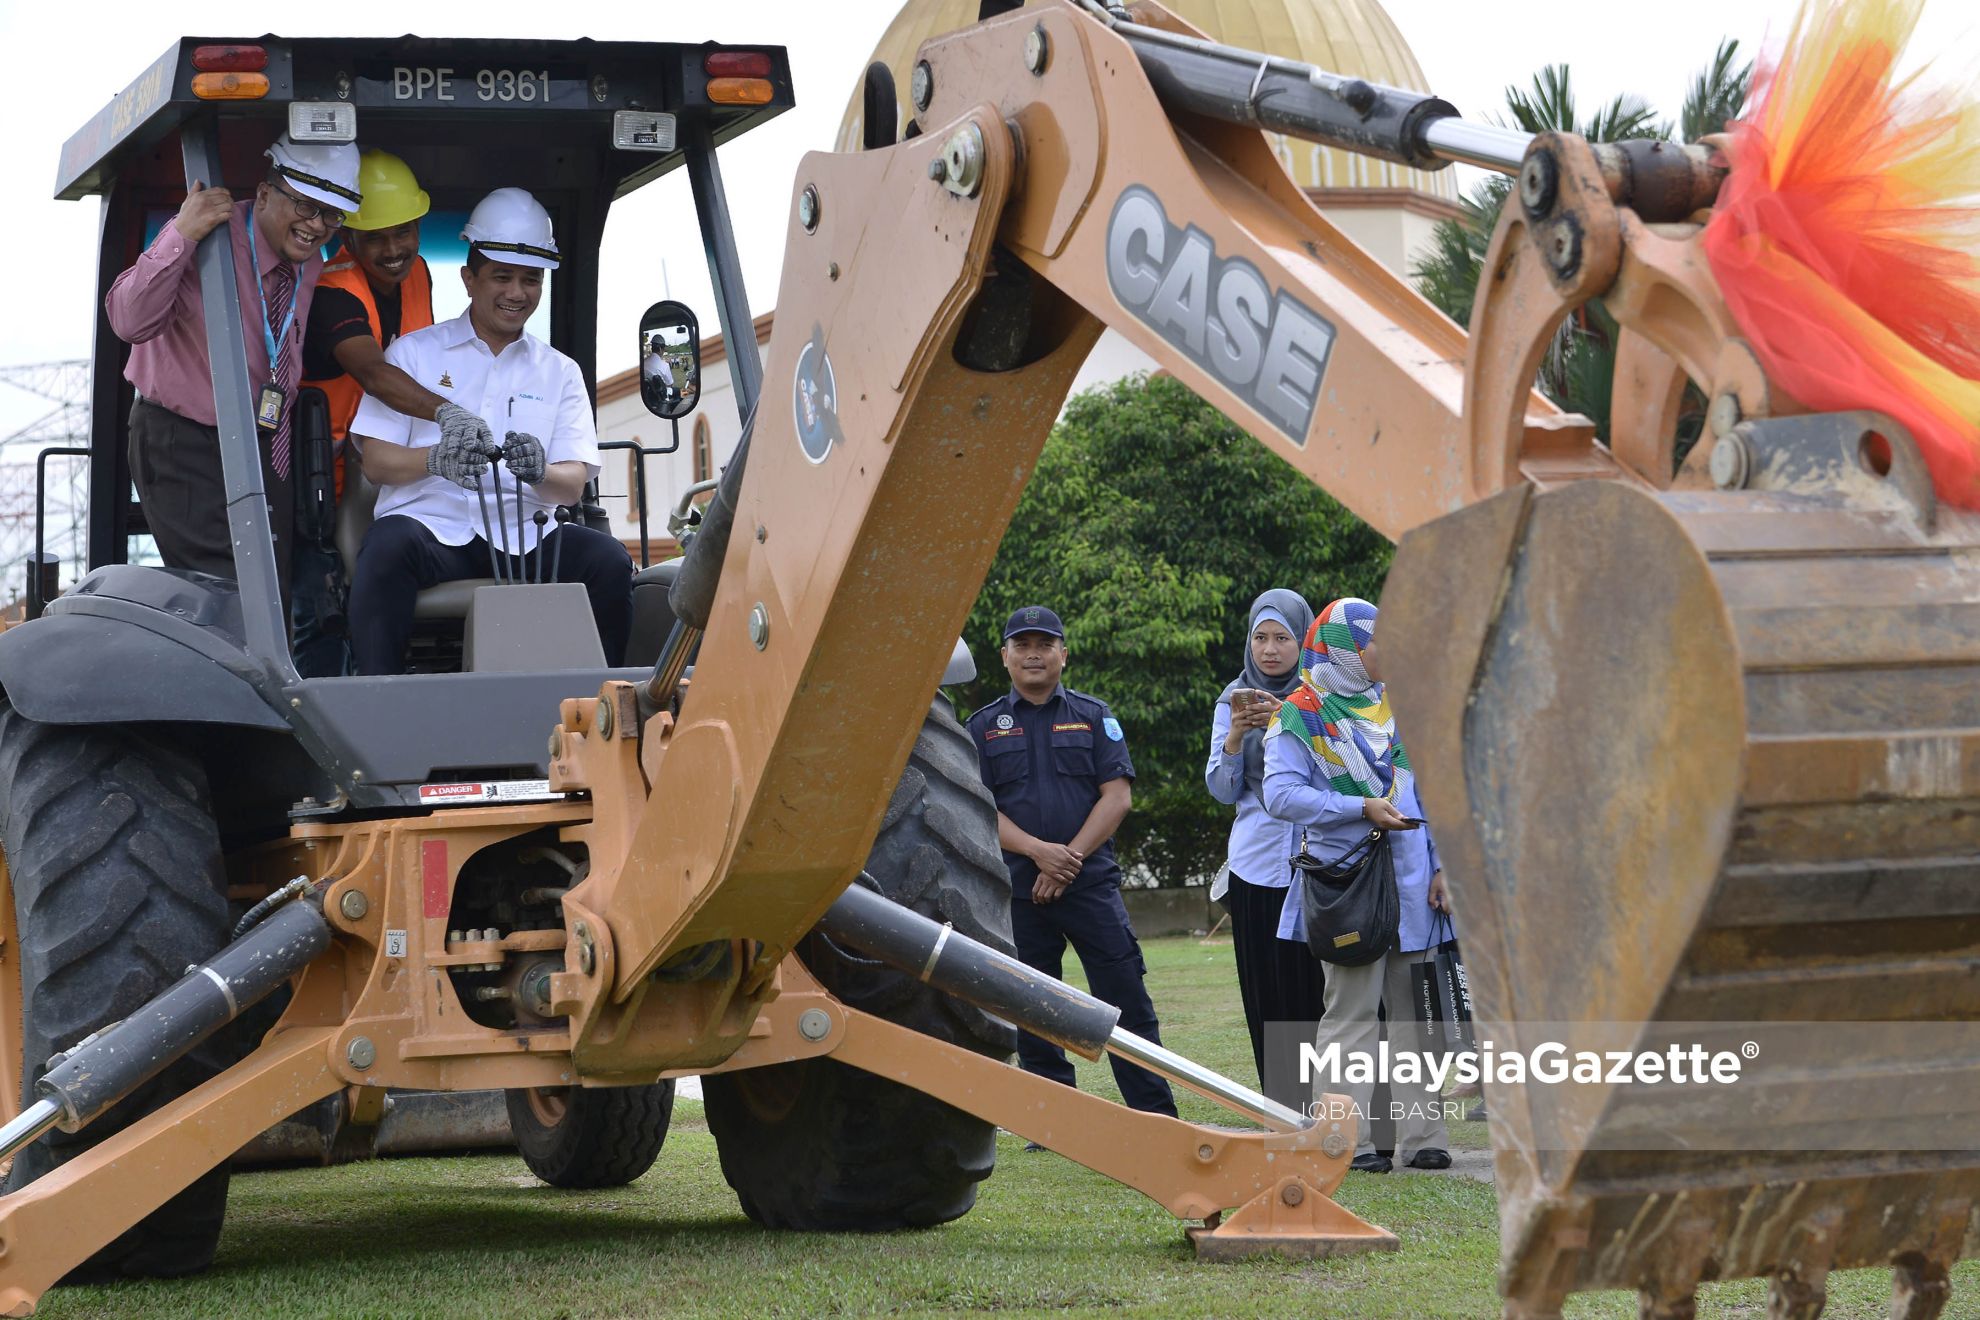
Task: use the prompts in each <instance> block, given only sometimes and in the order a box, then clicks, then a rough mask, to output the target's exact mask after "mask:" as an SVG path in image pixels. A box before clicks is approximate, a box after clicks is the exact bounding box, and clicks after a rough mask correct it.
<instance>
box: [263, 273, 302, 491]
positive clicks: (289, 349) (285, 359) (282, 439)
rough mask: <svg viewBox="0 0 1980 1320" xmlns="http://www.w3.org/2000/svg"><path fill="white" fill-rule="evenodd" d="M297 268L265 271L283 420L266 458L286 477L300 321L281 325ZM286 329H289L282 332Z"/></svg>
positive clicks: (286, 310) (270, 444)
mask: <svg viewBox="0 0 1980 1320" xmlns="http://www.w3.org/2000/svg"><path fill="white" fill-rule="evenodd" d="M295 288H296V268H295V267H294V266H292V265H290V264H289V263H288V262H286V261H284V262H282V263H280V264H279V265H277V266H276V267H275V269H274V270H272V271H270V272H268V284H267V290H266V292H267V301H268V329H269V332H270V333H272V334H277V335H281V342H280V344H279V345H278V349H277V352H276V354H275V362H274V368H275V384H276V386H277V388H279V389H280V390H281V391H282V400H283V402H282V420H281V422H280V424H278V425H277V426H276V428H275V435H274V437H273V438H272V439H271V440H270V442H269V458H270V460H271V461H272V462H273V464H274V467H275V475H276V476H278V477H281V478H284V479H285V480H286V479H287V477H288V475H289V417H290V414H291V413H293V412H294V411H295V401H296V381H297V379H298V377H297V375H296V340H297V339H299V338H301V335H300V334H299V333H297V332H298V331H300V330H301V329H302V327H301V326H300V325H296V326H293V327H289V326H284V325H283V324H282V323H283V322H284V321H286V320H287V319H288V316H289V299H290V297H291V296H293V294H294V293H295ZM285 330H287V331H288V333H284V331H285Z"/></svg>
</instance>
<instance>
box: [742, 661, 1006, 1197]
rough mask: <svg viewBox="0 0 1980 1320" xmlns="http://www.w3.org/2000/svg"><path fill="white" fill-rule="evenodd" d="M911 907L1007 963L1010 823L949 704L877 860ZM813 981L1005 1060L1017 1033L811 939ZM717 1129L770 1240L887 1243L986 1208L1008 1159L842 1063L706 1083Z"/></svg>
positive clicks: (805, 950)
mask: <svg viewBox="0 0 1980 1320" xmlns="http://www.w3.org/2000/svg"><path fill="white" fill-rule="evenodd" d="M866 874H867V876H868V877H870V878H871V879H872V881H873V883H874V887H875V888H877V889H878V890H879V891H880V892H881V893H883V894H885V895H886V896H887V897H889V898H891V899H893V900H894V901H895V902H897V903H900V904H901V905H903V906H904V907H910V908H913V909H914V910H915V911H917V912H920V913H921V914H922V915H924V916H928V917H932V918H933V919H935V920H936V921H944V922H949V923H951V924H953V925H954V926H955V928H956V929H957V930H958V931H960V932H961V933H963V934H965V935H968V936H971V937H973V938H975V939H978V940H981V941H983V942H984V943H985V944H989V945H991V946H992V947H994V948H997V949H1001V950H1003V951H1004V952H1006V953H1009V952H1011V951H1012V945H1011V911H1010V895H1011V886H1010V878H1009V873H1008V872H1007V871H1006V870H1005V869H1004V862H1003V856H1002V854H1001V853H1000V852H999V851H998V848H997V813H996V807H995V805H994V803H993V802H992V801H991V798H990V794H989V791H988V790H987V789H985V788H984V787H983V782H982V779H981V777H980V776H979V773H978V770H977V760H976V748H975V746H974V744H973V743H972V742H971V740H970V736H969V733H968V732H967V731H966V730H965V729H964V728H963V727H962V726H961V725H959V724H958V723H956V720H955V717H954V716H953V715H952V714H951V713H950V711H949V708H948V703H947V702H946V701H942V700H938V701H937V702H936V703H935V704H934V706H933V707H932V708H931V709H930V711H929V714H928V719H927V721H926V722H925V723H924V724H923V726H922V730H921V736H920V737H919V738H917V739H916V740H915V745H914V752H913V755H912V756H911V757H910V758H909V760H908V765H907V769H906V770H905V771H903V772H902V774H901V780H900V783H899V784H898V785H897V786H896V787H895V789H894V795H893V798H892V799H891V800H890V801H889V802H888V804H887V814H886V816H885V818H884V819H883V820H882V822H881V826H880V834H879V837H878V838H877V839H876V840H875V841H874V844H873V851H872V853H871V854H870V855H869V857H868V859H867V863H866ZM797 952H798V956H799V958H800V959H802V960H803V962H804V965H805V966H806V968H808V969H809V970H810V971H811V973H812V975H814V976H816V977H817V978H818V980H819V982H820V983H821V984H822V985H823V986H824V987H825V988H826V989H827V990H829V991H831V992H832V993H833V994H834V995H836V996H837V997H838V998H839V999H841V1000H843V1001H844V1002H845V1003H847V1004H850V1005H851V1006H853V1007H855V1008H859V1009H862V1010H864V1011H866V1012H869V1013H873V1014H875V1015H876V1016H879V1017H884V1018H886V1019H887V1020H889V1021H891V1022H896V1023H899V1024H900V1025H902V1026H906V1027H912V1028H913V1029H914V1030H916V1031H919V1032H922V1033H923V1034H925V1035H929V1036H933V1037H935V1038H936V1039H937V1040H943V1041H948V1042H950V1043H952V1044H957V1045H962V1046H964V1047H966V1048H968V1049H971V1050H974V1051H975V1052H977V1053H978V1054H983V1055H988V1056H990V1057H992V1058H997V1059H1003V1058H1008V1057H1010V1054H1011V1052H1012V1051H1013V1050H1014V1049H1015V1048H1016V1046H1017V1038H1016V1033H1015V1032H1014V1031H1013V1030H1012V1028H1011V1027H1010V1026H1009V1025H1008V1024H1006V1023H1004V1022H1002V1021H1000V1020H998V1019H997V1018H994V1017H991V1016H990V1015H989V1014H986V1013H984V1012H983V1011H982V1010H981V1009H978V1008H976V1007H974V1006H972V1005H970V1004H965V1003H963V1002H962V1001H961V1000H957V999H952V998H950V997H949V996H947V995H944V994H940V993H938V992H936V991H934V990H931V989H930V988H929V987H928V986H926V985H924V984H923V983H922V982H920V981H919V980H917V979H916V978H914V977H912V976H909V975H907V974H905V973H902V972H897V971H895V970H893V969H892V968H889V967H886V966H884V965H883V964H880V963H877V962H874V961H872V960H871V959H867V958H863V957H861V956H859V955H857V954H854V953H852V952H850V951H848V950H846V949H842V948H840V947H839V946H838V945H836V944H834V943H833V942H832V941H831V940H830V939H828V938H826V937H825V936H824V935H823V934H821V933H819V932H817V931H813V932H812V933H811V934H810V935H807V936H806V937H805V938H804V940H803V941H801V942H800V944H799V945H798V949H797ZM703 1085H704V1091H703V1096H704V1101H705V1103H706V1106H707V1113H708V1128H709V1131H710V1132H712V1133H713V1134H714V1136H715V1143H716V1147H717V1149H718V1150H719V1152H720V1154H721V1157H722V1175H723V1177H725V1178H726V1179H728V1182H729V1186H730V1187H732V1188H734V1189H735V1192H736V1195H737V1197H738V1198H739V1199H740V1200H741V1202H742V1208H743V1212H744V1213H745V1214H747V1215H748V1216H749V1217H750V1218H751V1219H753V1220H755V1221H756V1222H757V1223H759V1224H762V1225H764V1226H765V1227H768V1228H783V1229H796V1230H800V1231H825V1232H845V1231H853V1232H879V1231H886V1230H891V1229H900V1228H918V1227H924V1226H927V1225H930V1224H941V1223H946V1222H948V1221H949V1220H951V1219H956V1218H959V1217H961V1216H962V1215H964V1214H966V1213H968V1211H969V1208H970V1207H971V1206H972V1205H974V1204H975V1203H976V1185H977V1184H978V1183H979V1182H981V1181H983V1179H985V1178H987V1177H989V1176H990V1170H991V1168H992V1167H993V1165H994V1164H995V1162H996V1129H995V1128H994V1127H993V1126H992V1125H990V1124H989V1123H986V1122H984V1121H983V1120H982V1119H979V1118H975V1117H973V1116H971V1115H969V1114H965V1113H963V1112H962V1111H961V1110H959V1109H955V1108H953V1107H951V1106H949V1105H946V1104H944V1103H942V1102H941V1101H939V1100H936V1099H934V1098H932V1097H930V1096H927V1095H924V1094H923V1093H921V1092H920V1091H916V1090H913V1089H912V1088H910V1087H906V1086H903V1085H901V1084H899V1083H897V1082H891V1081H887V1080H885V1079H883V1078H880V1077H876V1076H874V1075H873V1074H872V1073H868V1072H863V1071H861V1070H860V1069H858V1068H854V1067H851V1066H850V1065H848V1064H843V1063H839V1062H837V1061H836V1060H833V1059H830V1058H821V1059H803V1060H799V1061H798V1062H795V1063H784V1064H777V1065H775V1066H773V1067H769V1068H754V1069H749V1070H747V1071H743V1072H732V1073H714V1074H711V1075H710V1076H709V1077H707V1078H706V1079H705V1081H704V1084H703Z"/></svg>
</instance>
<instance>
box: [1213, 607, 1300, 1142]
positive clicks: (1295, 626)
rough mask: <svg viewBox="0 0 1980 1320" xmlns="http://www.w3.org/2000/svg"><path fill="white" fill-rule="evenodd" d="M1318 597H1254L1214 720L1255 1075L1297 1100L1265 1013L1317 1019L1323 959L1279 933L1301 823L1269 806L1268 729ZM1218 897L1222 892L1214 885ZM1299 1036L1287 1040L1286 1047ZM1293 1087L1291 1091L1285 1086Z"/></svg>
mask: <svg viewBox="0 0 1980 1320" xmlns="http://www.w3.org/2000/svg"><path fill="white" fill-rule="evenodd" d="M1312 624H1313V607H1312V606H1311V605H1308V604H1307V603H1306V598H1305V597H1303V596H1301V595H1300V594H1299V593H1298V592H1296V591H1268V592H1266V593H1265V594H1264V595H1262V596H1260V597H1259V598H1258V599H1257V600H1254V601H1253V602H1251V627H1250V632H1249V636H1248V638H1247V640H1246V642H1245V648H1244V668H1243V671H1242V672H1241V673H1239V675H1238V676H1237V678H1236V679H1234V680H1233V681H1232V682H1231V684H1230V686H1228V687H1226V688H1225V689H1224V691H1223V694H1222V695H1221V696H1219V697H1218V698H1217V708H1216V712H1215V714H1214V715H1213V716H1212V717H1211V720H1210V764H1209V766H1208V767H1207V768H1206V769H1205V771H1204V780H1205V782H1207V783H1208V785H1209V787H1210V796H1211V797H1213V798H1216V799H1217V801H1219V802H1223V803H1227V804H1229V805H1231V806H1235V807H1236V808H1237V819H1236V820H1234V821H1232V822H1231V838H1230V846H1229V850H1228V852H1227V853H1226V859H1227V860H1226V862H1225V866H1224V872H1225V883H1226V885H1227V888H1226V890H1225V893H1226V895H1227V896H1228V902H1229V906H1230V910H1231V938H1232V942H1233V943H1234V944H1236V946H1237V972H1238V994H1239V996H1240V997H1241V998H1242V999H1243V1000H1244V1021H1245V1025H1246V1026H1247V1027H1249V1028H1250V1029H1251V1057H1252V1061H1253V1062H1254V1063H1256V1064H1257V1065H1258V1081H1259V1084H1260V1085H1261V1086H1263V1087H1265V1089H1266V1092H1267V1093H1268V1094H1270V1095H1271V1096H1272V1098H1273V1099H1275V1100H1278V1101H1280V1102H1281V1103H1283V1104H1287V1105H1291V1106H1293V1107H1295V1108H1297V1107H1300V1106H1303V1105H1304V1104H1305V1102H1306V1099H1307V1096H1306V1091H1307V1088H1305V1087H1302V1086H1300V1085H1299V1084H1298V1077H1297V1076H1296V1074H1295V1068H1294V1065H1293V1063H1292V1060H1291V1058H1288V1059H1286V1060H1284V1061H1282V1063H1283V1066H1280V1067H1275V1068H1273V1069H1272V1076H1271V1078H1270V1079H1269V1080H1268V1079H1267V1077H1266V1070H1265V1025H1266V1023H1268V1022H1270V1023H1296V1022H1317V1021H1319V1019H1320V981H1321V964H1320V960H1319V959H1317V958H1315V957H1314V956H1313V955H1312V953H1310V952H1309V951H1308V950H1307V948H1306V946H1305V945H1304V944H1295V943H1294V942H1292V941H1291V940H1282V939H1280V938H1279V911H1280V909H1281V908H1282V907H1283V906H1284V905H1285V901H1286V889H1287V886H1288V885H1289V884H1290V883H1291V881H1292V866H1291V860H1290V859H1291V857H1292V855H1293V853H1294V851H1295V850H1296V849H1297V848H1298V846H1299V827H1298V826H1296V825H1289V824H1287V823H1286V822H1285V821H1282V820H1278V819H1276V818H1274V817H1273V816H1272V815H1270V814H1269V813H1267V812H1266V810H1265V799H1264V796H1263V794H1264V789H1265V729H1266V727H1267V726H1268V725H1270V724H1271V722H1272V718H1273V716H1274V715H1276V714H1277V713H1278V709H1279V703H1280V702H1282V701H1284V700H1285V699H1286V698H1287V697H1290V696H1291V695H1292V694H1293V693H1294V692H1296V691H1298V689H1299V646H1300V639H1301V638H1302V637H1305V636H1306V630H1307V629H1308V628H1309V627H1311V626H1312ZM1212 897H1213V898H1214V897H1216V895H1214V894H1213V895H1212ZM1292 1048H1293V1042H1291V1041H1290V1040H1289V1041H1288V1042H1287V1049H1288V1050H1291V1049H1292ZM1280 1092H1286V1094H1280Z"/></svg>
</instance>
